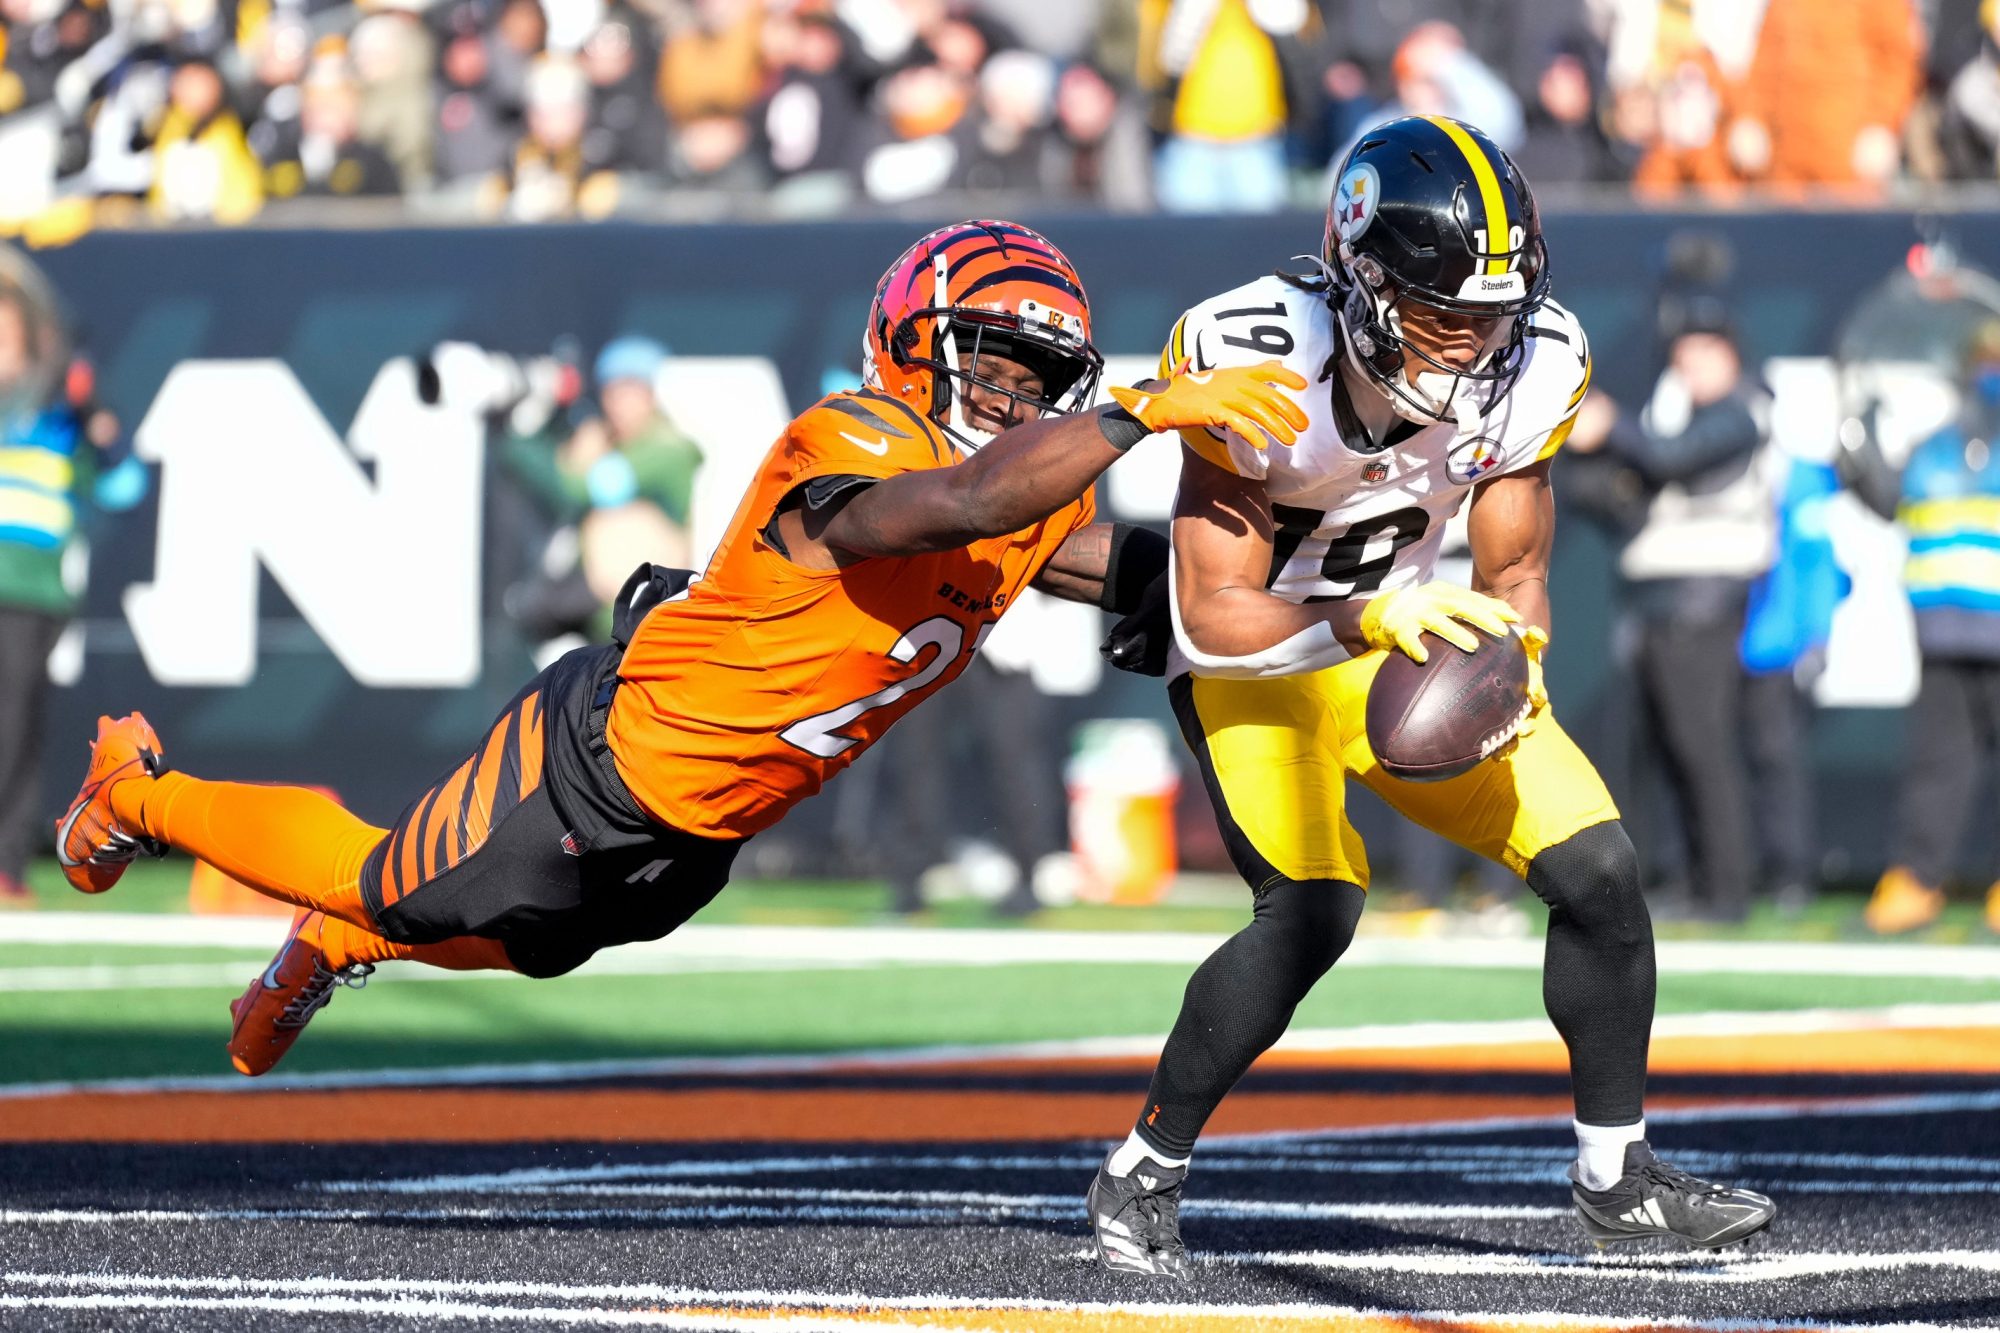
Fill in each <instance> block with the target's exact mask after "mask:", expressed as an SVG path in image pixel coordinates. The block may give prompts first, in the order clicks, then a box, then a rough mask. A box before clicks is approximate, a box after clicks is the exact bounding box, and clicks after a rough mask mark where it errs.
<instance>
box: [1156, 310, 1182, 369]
mask: <svg viewBox="0 0 2000 1333" xmlns="http://www.w3.org/2000/svg"><path fill="white" fill-rule="evenodd" d="M1186 333H1187V316H1186V315H1182V316H1181V317H1180V318H1179V319H1178V320H1176V321H1175V322H1174V331H1173V332H1172V333H1171V334H1169V335H1168V336H1167V345H1166V346H1165V347H1164V348H1162V349H1161V351H1160V378H1161V379H1165V378H1166V377H1167V376H1169V375H1171V374H1173V373H1174V370H1175V368H1176V367H1178V366H1179V365H1180V363H1181V362H1183V361H1185V360H1186V359H1187V352H1186V350H1185V348H1184V347H1183V346H1182V343H1181V339H1182V337H1183V336H1184V335H1185V334H1186Z"/></svg>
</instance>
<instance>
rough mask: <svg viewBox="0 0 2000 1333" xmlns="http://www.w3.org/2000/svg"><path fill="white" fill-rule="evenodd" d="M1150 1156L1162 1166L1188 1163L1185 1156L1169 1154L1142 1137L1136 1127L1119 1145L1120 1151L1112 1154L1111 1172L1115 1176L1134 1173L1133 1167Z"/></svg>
mask: <svg viewBox="0 0 2000 1333" xmlns="http://www.w3.org/2000/svg"><path fill="white" fill-rule="evenodd" d="M1148 1157H1150V1158H1152V1159H1153V1160H1154V1161H1156V1162H1158V1163H1159V1164H1160V1165H1161V1166H1186V1165H1187V1164H1188V1159H1187V1158H1185V1157H1169V1156H1167V1155H1166V1154H1165V1153H1163V1152H1161V1151H1160V1150H1159V1149H1158V1148H1155V1147H1154V1146H1153V1145H1152V1144H1150V1143H1148V1142H1146V1141H1145V1140H1144V1139H1142V1138H1140V1137H1139V1131H1138V1130H1136V1129H1135V1130H1133V1131H1132V1132H1131V1133H1130V1134H1127V1135H1126V1136H1125V1142H1123V1143H1121V1144H1119V1145H1118V1151H1116V1152H1114V1153H1112V1154H1111V1164H1110V1165H1111V1174H1112V1175H1114V1176H1129V1175H1131V1174H1132V1172H1133V1169H1134V1168H1136V1167H1137V1166H1138V1165H1139V1163H1140V1162H1141V1161H1143V1160H1145V1159H1146V1158H1148Z"/></svg>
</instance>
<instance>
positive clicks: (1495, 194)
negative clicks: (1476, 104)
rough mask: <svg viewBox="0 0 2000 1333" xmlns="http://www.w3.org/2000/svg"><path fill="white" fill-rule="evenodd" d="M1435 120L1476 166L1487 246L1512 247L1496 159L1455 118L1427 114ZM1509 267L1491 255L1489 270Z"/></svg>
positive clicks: (1474, 174) (1474, 175)
mask: <svg viewBox="0 0 2000 1333" xmlns="http://www.w3.org/2000/svg"><path fill="white" fill-rule="evenodd" d="M1424 119H1425V120H1428V121H1429V122H1430V123H1431V124H1433V125H1435V126H1437V127H1438V128H1439V129H1441V130H1443V131H1444V132H1445V135H1446V137H1448V138H1449V139H1450V140H1451V141H1452V143H1453V144H1454V145H1456V146H1457V148H1458V151H1459V152H1460V153H1461V154H1463V155H1464V157H1465V164H1466V165H1467V166H1469V167H1471V168H1472V179H1473V182H1474V183H1475V184H1476V185H1478V186H1479V205H1480V207H1481V209H1483V210H1484V211H1485V213H1486V249H1487V250H1488V251H1489V252H1491V251H1494V250H1505V249H1508V248H1509V244H1508V238H1509V237H1510V235H1511V234H1512V233H1511V231H1510V229H1509V227H1508V223H1507V199H1506V196H1504V195H1502V194H1501V193H1500V177H1499V176H1498V175H1497V174H1495V172H1494V170H1493V162H1492V160H1491V159H1490V158H1488V157H1487V156H1486V150H1485V149H1483V148H1481V147H1480V146H1479V141H1478V140H1477V139H1474V138H1473V137H1472V136H1471V135H1469V134H1467V133H1466V132H1465V129H1464V127H1463V126H1461V125H1460V124H1459V123H1458V122H1457V121H1455V120H1447V119H1446V118H1445V117H1443V116H1425V117H1424ZM1506 271H1507V260H1506V259H1504V258H1502V259H1489V260H1487V261H1486V272H1487V273H1488V274H1489V275H1498V274H1501V273H1505V272H1506Z"/></svg>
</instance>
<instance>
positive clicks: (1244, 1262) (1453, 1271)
mask: <svg viewBox="0 0 2000 1333" xmlns="http://www.w3.org/2000/svg"><path fill="white" fill-rule="evenodd" d="M1199 1261H1200V1262H1206V1263H1215V1264H1229V1265H1232V1266H1238V1267H1251V1268H1311V1269H1315V1270H1317V1271H1321V1272H1341V1273H1425V1274H1431V1275H1434V1276H1437V1277H1556V1278H1581V1279H1588V1280H1591V1281H1620V1282H1624V1281H1635V1282H1671V1283H1679V1284H1684V1285H1697V1284H1709V1283H1724V1284H1731V1285H1747V1284H1750V1283H1757V1282H1789V1281H1792V1280H1793V1279H1796V1278H1803V1277H1831V1276H1835V1275H1838V1274H1843V1273H1879V1272H1884V1271H1886V1270H1889V1269H1899V1268H1946V1269H1955V1270H1957V1271H1960V1272H1968V1273H2000V1252H1996V1251H1992V1250H1922V1251H1908V1252H1902V1253H1892V1254H1864V1253H1857V1252H1853V1251H1835V1252H1830V1253H1802V1254H1770V1255H1760V1256H1758V1257H1755V1258H1749V1259H1729V1260H1720V1259H1717V1258H1715V1257H1714V1256H1713V1255H1700V1254H1674V1255H1643V1256H1634V1257H1632V1258H1620V1257H1617V1256H1611V1257H1599V1256H1595V1255H1592V1256H1583V1255H1576V1254H1406V1253H1400V1252H1389V1253H1385V1252H1380V1251H1375V1252H1369V1253H1355V1252H1352V1251H1332V1250H1310V1251H1300V1250H1265V1251H1262V1252H1259V1253H1253V1254H1241V1253H1238V1254H1215V1255H1204V1256H1200V1257H1199Z"/></svg>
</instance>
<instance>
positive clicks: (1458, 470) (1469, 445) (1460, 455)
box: [1444, 435, 1500, 486]
mask: <svg viewBox="0 0 2000 1333" xmlns="http://www.w3.org/2000/svg"><path fill="white" fill-rule="evenodd" d="M1499 466H1500V441H1498V440H1496V439H1494V438H1493V437H1492V436H1491V435H1481V436H1480V437H1479V438H1478V439H1474V440H1467V441H1466V442H1465V443H1464V444H1461V445H1458V446H1457V447H1455V448H1454V449H1453V450H1452V451H1451V453H1449V454H1448V455H1446V457H1445V465H1444V470H1445V475H1447V476H1449V477H1450V478H1451V479H1452V480H1453V481H1455V482H1457V483H1458V484H1459V485H1461V486H1470V485H1471V484H1472V483H1473V482H1475V481H1478V480H1479V479H1480V478H1481V477H1483V476H1485V475H1486V474H1487V473H1489V472H1491V471H1492V470H1493V469H1494V468H1496V467H1499Z"/></svg>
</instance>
